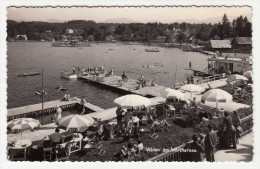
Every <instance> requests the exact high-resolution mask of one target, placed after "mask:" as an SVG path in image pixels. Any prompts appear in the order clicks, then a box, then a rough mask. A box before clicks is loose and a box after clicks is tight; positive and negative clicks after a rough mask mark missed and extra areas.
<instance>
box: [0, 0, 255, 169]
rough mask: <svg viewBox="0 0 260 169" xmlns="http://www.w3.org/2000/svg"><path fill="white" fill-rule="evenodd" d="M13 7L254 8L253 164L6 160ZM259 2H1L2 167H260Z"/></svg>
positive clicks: (0, 162) (0, 164) (0, 119)
mask: <svg viewBox="0 0 260 169" xmlns="http://www.w3.org/2000/svg"><path fill="white" fill-rule="evenodd" d="M10 5H14V6H25V5H27V6H46V5H52V6H56V5H62V6H70V5H88V6H97V5H102V6H104V5H107V6H109V5H112V6H113V5H120V6H124V5H146V6H147V5H226V6H231V5H249V6H252V8H253V18H252V23H253V47H254V48H253V56H254V65H253V69H254V143H255V144H254V157H253V161H252V162H249V163H244V162H240V163H237V162H226V163H220V162H218V163H211V164H210V163H206V162H204V163H189V162H185V163H148V162H147V163H140V162H139V163H114V162H106V163H101V162H92V163H91V162H80V163H79V162H74V163H73V162H63V163H48V162H41V163H39V162H23V163H21V162H9V161H7V160H6V156H5V153H6V150H5V148H6V112H7V109H6V107H7V95H6V89H7V84H6V80H7V74H6V71H7V69H6V64H7V63H6V32H5V30H6V7H7V6H10ZM259 13H260V1H259V0H251V1H250V0H247V1H245V0H236V1H234V0H230V1H228V0H210V1H206V0H205V1H203V0H200V1H198V0H197V1H195V0H193V1H192V0H182V1H178V2H176V1H166V0H160V1H156V0H149V1H145V0H143V1H134V0H125V1H122V0H121V1H120V0H113V1H108V0H107V1H105V0H102V1H90V0H87V1H82V0H55V1H54V0H45V1H43V0H42V1H36V0H34V1H33V0H8V1H7V0H0V28H1V29H0V68H1V69H0V114H1V115H0V116H1V117H0V141H1V144H0V168H1V169H2V168H3V169H5V168H8V169H9V168H10V169H11V168H12V169H13V168H26V169H30V168H31V169H36V168H37V169H38V168H39V169H40V168H44V169H46V168H54V167H55V168H57V167H62V168H64V169H65V168H72V167H73V168H76V167H77V168H104V167H106V168H108V167H109V168H113V169H114V168H122V167H124V168H144V167H152V168H173V167H174V168H191V167H192V168H194V167H195V168H202V167H212V168H214V169H218V168H228V169H230V168H236V169H238V168H260V162H259V161H260V160H259V159H260V158H259V157H260V156H259V143H260V137H259V130H260V126H259V123H260V114H259V112H258V111H259V110H260V109H259V104H258V103H260V100H259V95H258V94H259V90H260V87H259V85H260V83H259V78H258V76H259V69H260V68H259V65H260V52H259V49H260V47H259V44H260V43H259V38H260V35H259V30H260V27H259V18H260V17H259V16H260V14H259Z"/></svg>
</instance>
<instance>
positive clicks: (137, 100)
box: [114, 94, 151, 108]
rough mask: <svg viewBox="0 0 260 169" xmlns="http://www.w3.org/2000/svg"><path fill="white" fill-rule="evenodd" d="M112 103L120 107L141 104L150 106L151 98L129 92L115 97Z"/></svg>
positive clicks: (131, 106) (139, 105) (138, 105)
mask: <svg viewBox="0 0 260 169" xmlns="http://www.w3.org/2000/svg"><path fill="white" fill-rule="evenodd" d="M114 103H116V104H118V105H120V106H121V107H122V108H133V107H141V106H150V105H151V100H150V99H148V98H146V97H143V96H139V95H135V94H129V95H125V96H122V97H118V98H116V99H115V100H114Z"/></svg>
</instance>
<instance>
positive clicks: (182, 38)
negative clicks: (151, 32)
mask: <svg viewBox="0 0 260 169" xmlns="http://www.w3.org/2000/svg"><path fill="white" fill-rule="evenodd" d="M186 40H187V37H186V35H185V34H184V33H182V32H181V33H179V34H178V36H177V41H178V42H179V43H180V44H182V43H183V42H185V41H186Z"/></svg>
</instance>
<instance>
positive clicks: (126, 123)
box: [124, 109, 133, 133]
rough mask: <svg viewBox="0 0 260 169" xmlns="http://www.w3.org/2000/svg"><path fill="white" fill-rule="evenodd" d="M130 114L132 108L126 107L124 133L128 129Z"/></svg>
mask: <svg viewBox="0 0 260 169" xmlns="http://www.w3.org/2000/svg"><path fill="white" fill-rule="evenodd" d="M132 114H133V113H132V110H131V109H127V111H126V113H125V116H124V125H125V133H127V132H128V130H129V123H130V119H132Z"/></svg>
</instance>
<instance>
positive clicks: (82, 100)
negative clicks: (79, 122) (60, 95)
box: [80, 96, 86, 111]
mask: <svg viewBox="0 0 260 169" xmlns="http://www.w3.org/2000/svg"><path fill="white" fill-rule="evenodd" d="M85 103H86V99H85V97H84V96H83V97H82V98H81V100H80V104H81V109H82V111H83V110H84V109H85V106H84V105H85Z"/></svg>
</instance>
